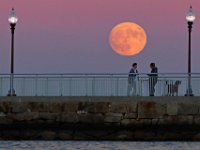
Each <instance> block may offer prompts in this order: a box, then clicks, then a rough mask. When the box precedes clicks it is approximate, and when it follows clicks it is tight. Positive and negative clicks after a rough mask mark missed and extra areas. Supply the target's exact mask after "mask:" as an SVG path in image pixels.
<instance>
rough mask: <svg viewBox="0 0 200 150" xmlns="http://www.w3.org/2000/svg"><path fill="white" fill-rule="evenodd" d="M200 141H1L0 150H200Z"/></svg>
mask: <svg viewBox="0 0 200 150" xmlns="http://www.w3.org/2000/svg"><path fill="white" fill-rule="evenodd" d="M199 149H200V142H110V141H103V142H101V141H0V150H199Z"/></svg>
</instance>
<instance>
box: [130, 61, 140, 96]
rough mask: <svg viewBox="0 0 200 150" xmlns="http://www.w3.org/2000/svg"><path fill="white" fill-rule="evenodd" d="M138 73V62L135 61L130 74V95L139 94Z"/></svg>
mask: <svg viewBox="0 0 200 150" xmlns="http://www.w3.org/2000/svg"><path fill="white" fill-rule="evenodd" d="M137 73H138V70H137V63H133V64H132V68H131V70H130V71H129V75H128V90H127V95H128V96H136V95H137V83H138V77H137Z"/></svg>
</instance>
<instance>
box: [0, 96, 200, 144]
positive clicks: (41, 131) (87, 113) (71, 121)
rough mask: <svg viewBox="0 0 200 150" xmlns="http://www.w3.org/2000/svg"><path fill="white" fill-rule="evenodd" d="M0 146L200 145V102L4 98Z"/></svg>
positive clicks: (0, 102)
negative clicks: (87, 142) (129, 142)
mask: <svg viewBox="0 0 200 150" xmlns="http://www.w3.org/2000/svg"><path fill="white" fill-rule="evenodd" d="M0 129H1V130H0V140H192V141H195V140H197V141H199V140H200V97H0Z"/></svg>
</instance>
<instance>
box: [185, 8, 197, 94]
mask: <svg viewBox="0 0 200 150" xmlns="http://www.w3.org/2000/svg"><path fill="white" fill-rule="evenodd" d="M186 20H187V23H188V33H189V37H188V89H187V91H186V94H185V96H194V95H193V93H192V87H191V32H192V24H193V22H194V20H195V15H194V13H193V11H192V6H190V8H189V11H188V13H187V15H186Z"/></svg>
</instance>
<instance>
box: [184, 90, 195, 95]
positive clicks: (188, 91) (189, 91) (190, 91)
mask: <svg viewBox="0 0 200 150" xmlns="http://www.w3.org/2000/svg"><path fill="white" fill-rule="evenodd" d="M185 96H194V94H193V93H192V89H187V91H186V93H185Z"/></svg>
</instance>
